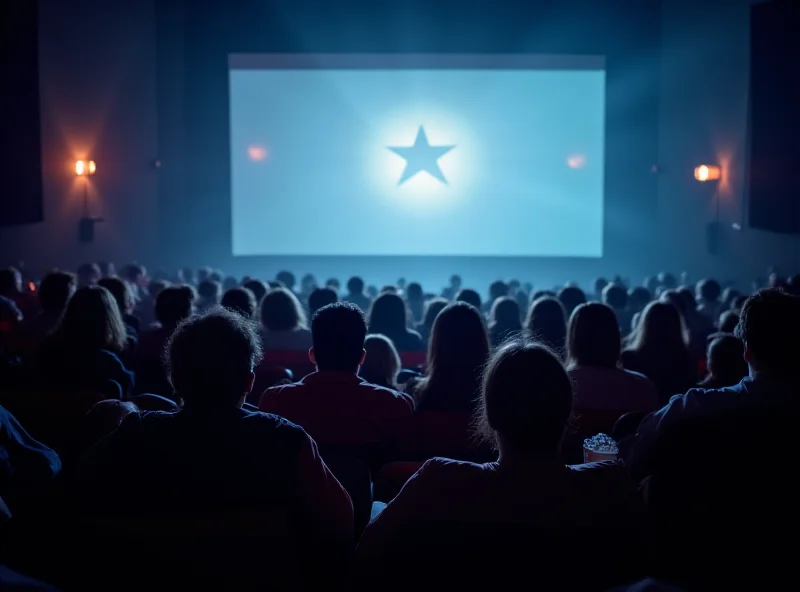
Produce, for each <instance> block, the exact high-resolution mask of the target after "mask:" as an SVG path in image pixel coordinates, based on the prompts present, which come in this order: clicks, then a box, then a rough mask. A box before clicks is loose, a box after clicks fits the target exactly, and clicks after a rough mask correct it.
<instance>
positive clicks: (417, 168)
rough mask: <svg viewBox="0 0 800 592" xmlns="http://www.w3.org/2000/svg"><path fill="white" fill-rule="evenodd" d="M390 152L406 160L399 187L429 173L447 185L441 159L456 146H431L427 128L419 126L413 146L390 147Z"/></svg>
mask: <svg viewBox="0 0 800 592" xmlns="http://www.w3.org/2000/svg"><path fill="white" fill-rule="evenodd" d="M388 148H389V150H391V151H392V152H394V153H395V154H397V155H398V156H400V157H401V158H403V159H405V161H406V168H405V169H404V170H403V174H402V175H400V180H399V181H398V182H397V184H398V185H402V184H403V183H405V182H406V181H408V180H409V179H411V178H412V177H414V176H415V175H417V174H419V173H423V172H425V173H428V174H429V175H430V176H432V177H434V178H435V179H438V180H439V181H441V182H442V183H444V184H445V185H447V179H446V178H445V176H444V174H443V173H442V169H441V168H439V159H440V158H441V157H442V156H444V155H445V154H447V153H448V152H450V151H451V150H452V149H453V148H455V146H431V145H430V142H428V135H427V134H426V133H425V128H424V127H423V126H419V130H418V131H417V138H416V140H414V145H413V146H389V147H388Z"/></svg>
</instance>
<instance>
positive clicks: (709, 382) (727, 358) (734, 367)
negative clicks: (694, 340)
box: [698, 327, 749, 389]
mask: <svg viewBox="0 0 800 592" xmlns="http://www.w3.org/2000/svg"><path fill="white" fill-rule="evenodd" d="M734 330H736V328H735V327H734ZM706 359H707V360H708V364H707V368H708V375H707V376H706V378H705V380H703V381H702V382H701V383H700V384H699V385H698V386H699V387H701V388H706V389H720V388H725V387H729V386H735V385H737V384H739V383H740V382H741V381H742V379H743V378H745V377H746V376H747V375H748V373H749V370H748V367H747V362H746V361H745V359H744V344H743V343H742V341H741V339H739V338H738V337H736V336H735V335H733V334H730V333H717V334H715V335H713V336H712V339H711V340H710V341H709V343H708V353H707V354H706Z"/></svg>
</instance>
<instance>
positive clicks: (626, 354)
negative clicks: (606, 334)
mask: <svg viewBox="0 0 800 592" xmlns="http://www.w3.org/2000/svg"><path fill="white" fill-rule="evenodd" d="M638 358H639V352H637V351H636V350H635V349H625V350H622V353H621V354H620V359H621V360H622V363H623V364H626V363H628V362H634V361H636V360H637V359H638Z"/></svg>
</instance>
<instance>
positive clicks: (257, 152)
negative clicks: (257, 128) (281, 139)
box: [247, 144, 267, 162]
mask: <svg viewBox="0 0 800 592" xmlns="http://www.w3.org/2000/svg"><path fill="white" fill-rule="evenodd" d="M247 155H248V156H249V157H250V160H252V161H255V162H260V161H262V160H264V159H265V158H266V157H267V151H266V149H265V148H264V147H263V146H256V145H255V144H254V145H252V146H250V147H249V148H248V149H247Z"/></svg>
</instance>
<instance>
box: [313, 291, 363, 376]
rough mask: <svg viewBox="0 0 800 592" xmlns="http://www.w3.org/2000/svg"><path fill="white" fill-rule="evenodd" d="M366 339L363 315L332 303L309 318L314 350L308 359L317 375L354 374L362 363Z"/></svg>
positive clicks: (347, 305)
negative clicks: (313, 365)
mask: <svg viewBox="0 0 800 592" xmlns="http://www.w3.org/2000/svg"><path fill="white" fill-rule="evenodd" d="M366 337H367V323H366V322H365V321H364V313H362V312H361V309H360V308H358V307H357V306H356V305H355V304H352V303H350V302H335V303H333V304H329V305H328V306H323V307H322V308H320V309H319V310H318V311H317V312H315V313H314V316H313V317H312V318H311V340H312V343H313V344H314V347H312V348H311V351H310V352H309V358H310V359H311V362H312V363H314V364H316V366H317V369H318V370H320V371H323V372H325V371H333V372H348V373H352V374H355V373H357V372H358V367H359V366H360V365H361V364H362V363H363V361H364V355H365V352H364V340H365V339H366Z"/></svg>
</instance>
